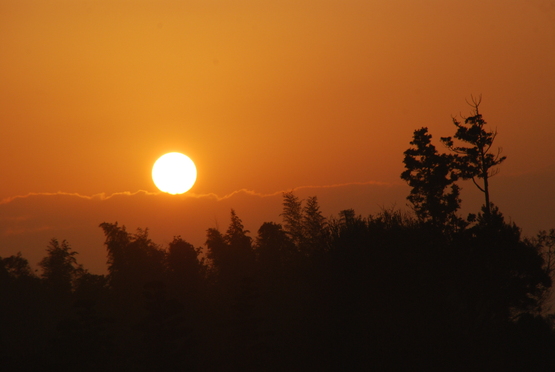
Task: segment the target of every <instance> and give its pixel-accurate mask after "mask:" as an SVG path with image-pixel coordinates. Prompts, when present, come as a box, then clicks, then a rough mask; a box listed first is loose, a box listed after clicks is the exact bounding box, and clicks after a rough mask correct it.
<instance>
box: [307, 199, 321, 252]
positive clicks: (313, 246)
mask: <svg viewBox="0 0 555 372" xmlns="http://www.w3.org/2000/svg"><path fill="white" fill-rule="evenodd" d="M302 226H303V233H304V237H305V244H304V245H305V247H304V248H305V249H304V250H305V251H306V253H308V254H312V253H314V252H316V251H322V250H324V249H326V247H325V244H326V218H325V217H324V216H323V215H322V212H321V211H320V205H319V204H318V198H317V197H316V196H310V197H309V198H308V199H307V200H306V204H305V206H304V207H303V215H302Z"/></svg>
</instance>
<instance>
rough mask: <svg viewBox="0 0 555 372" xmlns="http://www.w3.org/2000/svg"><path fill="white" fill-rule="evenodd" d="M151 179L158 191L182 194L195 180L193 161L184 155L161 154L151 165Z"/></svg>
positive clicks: (176, 153)
mask: <svg viewBox="0 0 555 372" xmlns="http://www.w3.org/2000/svg"><path fill="white" fill-rule="evenodd" d="M152 180H153V181H154V184H155V185H156V187H158V189H160V191H163V192H167V193H168V194H183V193H184V192H187V191H189V189H191V187H193V185H194V184H195V181H196V180H197V168H196V167H195V163H193V161H192V160H191V159H190V158H189V157H188V156H186V155H183V154H181V153H179V152H170V153H168V154H165V155H162V156H161V157H160V158H158V160H156V162H155V163H154V166H153V167H152Z"/></svg>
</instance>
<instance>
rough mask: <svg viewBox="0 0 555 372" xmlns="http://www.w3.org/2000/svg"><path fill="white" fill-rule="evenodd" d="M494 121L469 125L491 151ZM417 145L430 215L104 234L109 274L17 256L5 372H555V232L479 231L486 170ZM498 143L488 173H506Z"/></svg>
mask: <svg viewBox="0 0 555 372" xmlns="http://www.w3.org/2000/svg"><path fill="white" fill-rule="evenodd" d="M477 106H478V104H476V116H475V117H474V119H472V120H470V121H469V122H468V123H467V124H470V128H474V126H477V128H478V130H479V134H480V133H481V134H480V135H484V136H485V140H484V141H485V142H484V143H486V144H489V145H488V146H490V145H491V143H492V142H493V138H494V137H495V136H494V134H492V133H490V132H487V131H485V130H484V129H483V127H481V126H480V125H482V124H480V123H482V121H481V120H482V119H481V116H479V114H478V112H477ZM462 127H463V125H462V124H461V128H462ZM469 131H470V129H469ZM480 131H484V132H483V133H482V132H480ZM484 133H485V134H484ZM488 133H489V134H488ZM488 136H489V137H488ZM459 137H460V138H459ZM459 137H457V136H456V138H457V139H463V137H464V136H462V135H460V136H459ZM488 141H489V142H488ZM471 143H472V142H471ZM447 144H448V145H450V144H451V143H450V142H449V143H447ZM411 145H412V146H413V147H412V148H411V149H409V150H407V151H406V152H405V166H406V171H405V172H404V173H403V175H402V178H403V179H405V180H406V181H407V182H408V183H409V185H410V186H411V187H412V191H411V195H409V198H408V199H409V201H411V203H412V204H413V207H414V209H413V211H414V214H412V213H405V212H403V211H400V210H395V209H389V210H387V209H384V210H382V211H381V212H379V213H377V214H375V215H370V216H361V215H357V214H356V212H355V210H354V209H345V210H342V211H340V212H339V213H338V215H337V216H331V217H329V218H325V217H324V216H323V214H322V212H321V210H320V206H319V204H318V199H317V198H316V197H315V196H312V197H308V198H307V199H306V200H301V199H299V197H297V196H296V195H295V194H294V193H293V192H292V191H291V192H286V193H283V209H282V211H281V218H282V224H280V223H276V222H264V223H263V224H262V225H261V226H260V228H259V229H258V230H257V233H256V236H255V238H254V239H253V238H252V237H251V236H250V235H249V234H250V232H249V231H248V230H247V229H245V226H244V225H243V222H242V220H241V219H240V218H239V216H238V215H237V213H236V212H235V211H234V210H233V209H232V210H231V214H230V223H229V226H228V228H227V230H226V231H225V233H222V232H220V231H219V230H218V229H216V228H209V229H207V231H206V243H205V247H204V249H203V248H201V247H194V246H193V245H192V244H190V243H188V242H187V241H186V240H185V239H183V238H181V237H180V236H176V237H174V238H173V240H172V241H171V242H170V243H169V244H168V245H167V247H166V246H162V245H158V244H156V243H154V242H153V241H152V240H151V239H150V238H149V235H148V229H144V230H143V229H137V231H136V232H135V233H129V232H128V231H127V230H126V228H125V226H120V225H118V223H117V222H115V223H109V222H104V223H102V224H100V228H101V229H102V231H103V232H104V234H105V242H104V246H105V248H106V255H107V268H108V275H95V274H92V273H89V272H88V271H87V270H86V269H85V268H83V267H82V266H80V265H79V264H78V263H77V260H76V255H77V252H76V251H74V250H73V249H72V248H71V247H70V245H69V243H68V242H66V241H62V242H61V243H60V242H59V241H58V240H56V239H53V240H51V241H50V244H49V245H48V247H47V250H46V256H45V258H44V259H43V260H42V261H41V262H40V264H39V267H40V268H41V269H42V271H41V273H40V275H39V276H37V275H35V274H34V272H33V270H32V269H31V267H30V266H29V264H28V262H27V260H26V259H25V258H23V257H22V256H21V254H17V255H14V256H10V257H5V258H0V299H1V303H0V369H2V370H7V371H12V370H13V371H36V370H75V369H76V366H78V368H79V370H84V371H93V370H94V371H97V370H103V371H118V372H122V371H183V370H195V371H214V370H226V371H260V370H265V371H283V370H318V371H338V370H349V371H358V370H360V371H362V370H364V371H366V370H371V369H376V370H407V369H416V370H461V371H466V370H469V371H470V370H472V371H475V370H537V371H542V370H545V371H548V370H555V331H554V327H553V319H554V317H555V315H553V314H550V313H549V311H551V310H550V308H549V303H548V296H549V291H550V288H551V286H552V274H553V269H554V263H553V262H554V261H553V258H554V256H553V255H554V252H555V248H554V247H555V230H550V231H549V232H546V231H541V232H540V233H538V235H537V236H536V237H534V238H530V239H528V238H524V237H522V236H521V231H520V229H519V228H518V226H517V225H516V224H514V223H509V222H506V220H505V217H504V216H503V214H502V213H501V212H500V211H499V209H498V208H497V207H495V206H494V205H493V204H491V203H489V202H488V203H486V204H485V205H484V207H483V209H482V211H481V212H480V213H477V217H476V218H475V219H474V220H473V221H469V222H468V223H467V222H465V221H462V219H460V218H459V217H458V216H457V215H456V212H457V210H458V208H459V205H460V202H461V201H460V199H459V189H458V187H457V186H456V184H455V182H456V181H457V179H460V178H467V177H471V176H472V175H474V177H476V178H478V179H480V178H482V179H483V178H484V177H481V175H482V176H483V175H484V173H483V170H484V167H483V166H482V168H480V167H479V166H478V165H476V164H478V163H476V162H475V163H473V161H474V160H472V158H466V160H465V156H469V155H468V154H470V153H472V151H470V150H468V151H467V153H465V154H450V155H449V154H439V153H438V152H437V150H436V149H435V147H434V146H433V145H432V144H431V135H430V134H429V133H428V132H427V129H426V128H422V129H419V130H417V131H415V132H414V137H413V141H412V142H411ZM488 146H486V147H484V149H486V151H485V152H483V155H484V158H483V159H489V160H487V161H486V162H485V163H484V161H483V159H482V160H481V161H483V164H486V165H492V166H493V165H497V164H499V163H500V162H501V161H502V160H501V159H502V158H499V157H493V158H491V157H490V156H488V152H487V148H489V147H488ZM457 149H459V148H457ZM459 150H460V149H459ZM459 150H457V151H459ZM460 151H462V150H460ZM465 151H466V150H465ZM478 154H480V151H478ZM480 156H482V155H480ZM483 164H482V165H483ZM479 168H480V169H482V173H476V169H479ZM488 171H489V172H490V173H488V174H487V177H490V176H491V174H492V173H491V167H490V168H489V170H488ZM473 172H474V173H473ZM483 181H484V182H485V184H487V181H486V180H485V179H483ZM486 189H487V186H484V191H485V190H486ZM486 194H487V193H486Z"/></svg>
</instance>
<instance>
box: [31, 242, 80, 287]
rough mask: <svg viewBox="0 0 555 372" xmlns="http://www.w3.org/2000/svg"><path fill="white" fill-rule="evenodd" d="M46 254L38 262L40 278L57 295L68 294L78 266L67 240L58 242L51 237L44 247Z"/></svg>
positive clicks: (74, 253)
mask: <svg viewBox="0 0 555 372" xmlns="http://www.w3.org/2000/svg"><path fill="white" fill-rule="evenodd" d="M46 252H47V256H46V257H44V258H43V259H42V260H41V261H40V262H39V266H40V267H41V268H42V274H41V277H42V280H43V281H44V283H45V285H46V286H47V287H48V288H49V289H51V290H52V291H53V292H55V293H56V294H58V295H68V294H70V293H71V291H72V289H73V281H74V279H75V278H76V275H77V272H78V271H79V269H80V267H79V266H78V264H77V260H76V259H75V255H76V254H77V252H75V251H73V250H72V249H71V247H70V246H69V244H68V242H67V241H65V240H63V241H62V243H61V244H60V243H59V242H58V240H57V239H52V240H51V241H50V243H49V244H48V247H47V248H46Z"/></svg>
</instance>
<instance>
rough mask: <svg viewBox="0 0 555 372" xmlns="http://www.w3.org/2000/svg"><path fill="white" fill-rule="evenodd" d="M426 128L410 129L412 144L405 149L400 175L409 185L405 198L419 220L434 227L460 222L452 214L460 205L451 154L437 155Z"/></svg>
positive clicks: (453, 158)
mask: <svg viewBox="0 0 555 372" xmlns="http://www.w3.org/2000/svg"><path fill="white" fill-rule="evenodd" d="M431 139H432V135H431V134H428V128H421V129H418V130H415V131H414V135H413V140H412V141H411V142H410V144H411V145H413V147H412V148H409V149H408V150H406V151H405V158H404V160H403V162H404V163H405V168H406V170H405V171H404V172H403V173H401V178H402V179H403V180H405V181H407V183H408V184H409V186H411V187H412V190H411V192H410V195H409V196H408V197H407V199H408V200H409V201H410V202H411V203H412V207H413V209H414V211H415V213H416V216H417V217H418V219H419V220H421V221H423V222H427V223H430V224H431V225H433V226H435V227H442V226H445V225H446V224H447V223H450V225H451V226H455V225H460V223H461V221H460V219H459V218H458V217H457V216H456V212H457V210H458V209H459V206H460V198H459V187H458V186H457V184H455V181H456V180H457V179H458V172H457V169H456V162H455V157H454V156H453V155H447V154H439V153H438V152H437V150H436V148H435V146H434V145H433V144H432V143H431Z"/></svg>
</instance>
